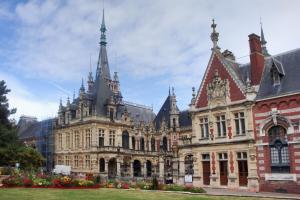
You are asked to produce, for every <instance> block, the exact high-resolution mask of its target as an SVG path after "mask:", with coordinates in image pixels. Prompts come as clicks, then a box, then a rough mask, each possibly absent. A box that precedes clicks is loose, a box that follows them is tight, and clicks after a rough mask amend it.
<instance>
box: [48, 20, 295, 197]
mask: <svg viewBox="0 0 300 200" xmlns="http://www.w3.org/2000/svg"><path fill="white" fill-rule="evenodd" d="M103 19H104V18H103ZM212 28H213V32H212V34H211V39H212V42H213V48H212V53H211V57H210V59H209V62H208V66H207V68H206V71H205V74H204V76H203V79H202V82H201V85H200V86H199V89H198V91H197V94H196V93H195V89H194V88H193V94H192V100H191V104H190V107H189V109H188V110H186V111H180V110H179V109H178V107H177V104H176V95H175V92H174V89H172V92H171V91H170V90H169V95H168V97H167V98H166V100H165V102H164V104H163V105H162V107H161V109H160V111H159V112H158V113H157V115H155V114H154V113H153V111H152V109H151V108H148V107H145V106H141V105H137V104H132V103H128V102H126V101H124V100H123V96H122V95H121V90H120V83H119V79H118V76H117V73H115V75H114V77H113V79H111V78H110V71H109V66H108V61H107V60H108V59H107V54H106V36H105V31H106V28H105V24H104V20H103V22H102V25H101V42H100V45H101V46H100V53H99V61H98V66H97V72H96V77H95V79H94V78H93V77H92V73H91V72H90V74H89V78H88V90H87V91H85V88H84V84H83V83H82V86H81V88H80V90H79V96H78V98H73V101H72V102H70V100H69V99H68V101H67V104H66V106H63V105H62V103H60V107H59V112H58V113H59V116H58V120H57V125H56V128H55V132H54V135H55V162H56V164H64V165H69V166H71V168H72V172H73V173H77V174H84V173H93V174H100V175H101V176H103V177H107V178H119V177H142V178H147V177H151V176H157V177H160V178H161V179H163V180H164V181H165V182H174V183H178V184H187V185H194V186H201V187H213V188H215V187H217V188H230V189H246V190H249V191H259V190H265V191H278V192H284V191H286V192H298V191H297V187H298V188H299V181H300V180H299V178H300V175H299V174H300V146H299V144H300V139H299V138H300V133H299V119H300V118H299V111H300V108H299V107H300V106H299V102H300V99H299V98H300V96H299V92H298V90H299V88H300V82H299V81H297V80H296V79H295V76H294V75H293V72H292V71H291V70H292V69H295V64H298V61H299V62H300V50H297V51H293V52H289V53H285V54H282V55H280V56H271V55H270V54H269V53H268V51H267V49H266V41H265V39H264V36H263V31H262V30H261V38H260V37H259V36H257V35H255V34H251V35H249V46H250V63H248V64H240V63H238V62H236V60H235V57H234V55H233V53H232V52H230V51H229V50H225V51H223V52H221V49H220V47H219V46H218V43H217V42H218V36H219V33H217V32H216V24H215V23H214V22H213V24H212ZM297 70H298V69H297ZM295 73H296V74H297V73H298V74H299V73H300V70H298V71H294V74H295ZM293 77H294V79H295V80H294V81H293V79H292V78H293ZM298 82H299V84H298Z"/></svg>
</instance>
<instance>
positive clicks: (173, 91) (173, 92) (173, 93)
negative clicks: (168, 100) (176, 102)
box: [172, 87, 175, 96]
mask: <svg viewBox="0 0 300 200" xmlns="http://www.w3.org/2000/svg"><path fill="white" fill-rule="evenodd" d="M172 95H173V96H175V90H174V87H172Z"/></svg>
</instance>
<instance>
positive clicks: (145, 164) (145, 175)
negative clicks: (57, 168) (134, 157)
mask: <svg viewBox="0 0 300 200" xmlns="http://www.w3.org/2000/svg"><path fill="white" fill-rule="evenodd" d="M144 178H147V161H145V162H144Z"/></svg>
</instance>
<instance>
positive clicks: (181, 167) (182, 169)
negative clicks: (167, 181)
mask: <svg viewBox="0 0 300 200" xmlns="http://www.w3.org/2000/svg"><path fill="white" fill-rule="evenodd" d="M178 162H179V174H178V182H179V184H182V185H183V184H184V175H185V167H184V161H183V160H179V161H178Z"/></svg>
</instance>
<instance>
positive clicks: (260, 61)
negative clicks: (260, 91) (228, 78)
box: [248, 33, 265, 85]
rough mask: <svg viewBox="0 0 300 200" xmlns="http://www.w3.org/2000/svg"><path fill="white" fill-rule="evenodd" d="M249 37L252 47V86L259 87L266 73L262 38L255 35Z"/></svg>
mask: <svg viewBox="0 0 300 200" xmlns="http://www.w3.org/2000/svg"><path fill="white" fill-rule="evenodd" d="M248 37H249V45H250V67H251V69H250V73H251V74H250V77H251V84H252V85H258V84H259V83H260V80H261V77H262V73H263V71H264V64H265V59H264V55H263V53H262V48H261V42H260V37H259V36H258V35H255V34H254V33H252V34H250V35H249V36H248Z"/></svg>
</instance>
